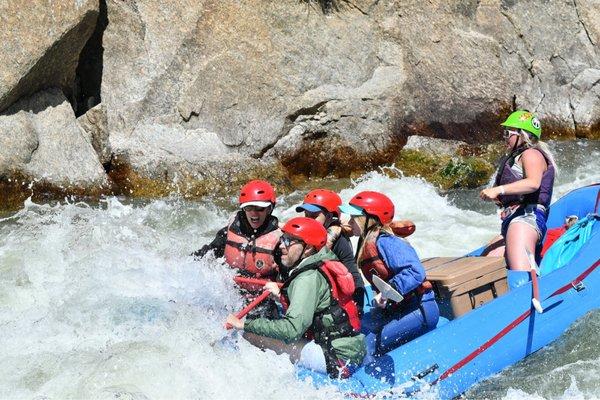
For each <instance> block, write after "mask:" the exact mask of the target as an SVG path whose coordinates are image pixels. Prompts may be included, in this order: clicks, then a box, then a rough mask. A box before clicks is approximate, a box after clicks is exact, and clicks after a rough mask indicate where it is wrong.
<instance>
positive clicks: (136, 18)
mask: <svg viewBox="0 0 600 400" xmlns="http://www.w3.org/2000/svg"><path fill="white" fill-rule="evenodd" d="M337 5H338V6H339V7H338V10H337V11H335V12H333V13H330V14H328V15H326V16H325V15H323V14H322V11H321V9H320V8H318V7H315V6H314V5H311V4H310V2H309V3H306V2H298V1H293V0H287V1H278V2H265V1H261V0H244V1H233V0H223V1H191V0H190V1H178V2H164V3H158V2H154V1H150V0H138V1H133V2H120V1H116V0H108V19H109V21H110V23H109V25H108V28H107V30H106V32H105V34H104V45H105V53H104V55H105V61H104V62H105V64H104V77H103V81H102V98H103V103H104V106H105V107H106V111H107V121H108V130H109V132H110V135H111V142H112V143H113V150H114V151H115V152H118V153H122V154H127V155H128V156H129V159H130V160H131V161H132V163H133V164H135V165H145V164H146V161H144V160H147V159H151V158H153V157H155V156H156V157H159V158H160V157H161V156H160V155H159V153H153V152H154V150H153V149H155V148H156V146H150V145H148V144H149V143H150V142H152V141H154V142H155V144H156V145H157V146H158V145H159V144H160V143H162V142H163V139H161V138H160V136H161V135H165V136H166V137H169V135H171V134H172V133H171V132H179V133H173V134H174V135H176V136H177V135H181V133H180V132H181V129H183V130H189V131H190V132H192V133H191V134H192V135H196V136H194V137H197V138H198V139H199V140H204V139H200V138H201V137H204V138H208V137H210V138H211V139H210V140H211V141H216V142H219V143H216V142H211V143H212V144H211V146H214V145H217V144H218V147H219V149H220V150H218V151H219V152H222V153H223V154H225V153H227V154H233V153H235V154H240V155H243V156H249V157H254V158H263V159H265V160H280V161H282V162H283V163H284V165H286V166H287V167H288V168H289V169H290V170H291V171H293V172H304V173H306V174H309V175H310V174H317V175H323V174H327V173H330V172H332V171H333V172H334V173H337V174H338V175H343V174H344V173H348V172H349V171H350V170H351V169H353V168H358V167H360V168H364V167H369V166H373V165H377V164H381V163H385V162H390V161H391V160H393V157H394V154H395V153H396V152H397V151H398V150H399V149H400V148H401V147H402V146H403V145H404V143H405V141H406V138H407V137H408V136H410V135H413V134H419V135H425V136H434V137H439V138H446V139H459V140H464V141H466V142H468V143H485V142H489V141H491V140H494V139H498V138H499V134H500V130H499V129H498V123H499V122H500V120H501V119H502V118H503V117H505V116H506V114H507V113H508V112H509V111H510V110H511V109H512V108H513V107H515V106H518V107H525V108H528V109H531V110H533V111H536V112H538V113H539V114H540V117H541V119H542V121H543V123H544V124H545V127H546V128H547V129H546V131H545V132H549V133H554V134H558V133H562V134H566V135H567V136H571V137H574V136H575V135H578V136H594V135H598V134H600V133H599V132H596V131H597V130H598V129H597V128H594V127H595V126H597V125H595V124H596V123H597V111H594V110H595V104H596V103H598V101H597V100H598V96H597V94H596V92H595V91H594V90H591V91H590V90H587V91H582V89H581V88H583V87H591V88H593V87H594V85H595V84H594V83H593V82H590V81H589V79H590V76H591V75H590V72H589V71H593V70H595V69H597V68H598V63H599V58H600V57H599V51H598V44H597V41H596V39H595V37H596V36H597V34H598V30H599V27H598V8H597V7H596V6H597V1H578V2H576V3H568V2H562V1H549V2H545V3H543V4H541V3H539V2H536V1H502V2H500V1H491V0H489V1H466V0H464V1H453V2H447V1H442V0H433V1H429V2H412V1H405V2H373V1H367V0H357V1H354V2H337ZM584 71H588V72H585V73H584ZM580 74H584V75H583V76H580ZM578 77H579V78H578ZM584 81H585V83H584ZM579 118H581V119H580V120H579ZM139 126H144V127H147V126H153V127H154V128H153V131H154V132H158V131H161V132H163V133H162V134H153V136H152V137H153V138H154V139H151V138H150V137H149V136H148V134H146V133H144V134H142V132H147V129H146V128H143V129H140V128H139ZM158 126H162V127H163V128H158ZM199 130H200V131H201V132H204V134H203V135H200V136H198V135H197V132H200V131H199ZM193 132H196V133H193ZM194 140H195V139H194ZM204 143H207V142H204ZM200 147H201V146H191V147H186V150H185V152H186V154H185V155H184V154H180V155H181V156H184V158H187V159H190V156H191V153H190V152H194V151H197V152H196V153H195V155H194V156H192V157H191V158H192V159H195V160H196V161H191V162H189V163H187V164H186V165H187V168H188V169H196V170H203V169H204V166H203V164H202V163H201V162H200V161H199V160H202V158H203V152H202V151H201V150H200ZM194 149H196V150H194ZM178 151H179V150H175V153H177V152H178ZM175 153H174V154H175ZM137 159H139V160H140V161H136V160H137ZM164 164H165V168H166V169H167V170H169V172H168V174H170V175H172V174H173V173H174V172H175V170H176V168H179V165H180V164H179V163H176V164H173V168H169V167H168V165H167V164H169V163H168V162H166V163H164Z"/></svg>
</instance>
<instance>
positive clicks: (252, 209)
mask: <svg viewBox="0 0 600 400" xmlns="http://www.w3.org/2000/svg"><path fill="white" fill-rule="evenodd" d="M267 208H268V207H259V206H246V207H244V208H243V210H244V211H258V212H263V211H265V210H266V209H267Z"/></svg>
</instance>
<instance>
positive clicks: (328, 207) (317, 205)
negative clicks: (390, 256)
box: [296, 189, 365, 314]
mask: <svg viewBox="0 0 600 400" xmlns="http://www.w3.org/2000/svg"><path fill="white" fill-rule="evenodd" d="M341 205H342V198H341V197H340V196H339V195H338V194H337V193H336V192H334V191H332V190H328V189H315V190H311V191H310V192H308V193H307V194H306V196H305V197H304V202H303V203H302V204H301V205H299V206H298V207H296V212H304V216H305V217H307V218H312V219H314V220H316V221H318V222H320V223H322V224H323V226H324V227H325V229H327V244H326V246H327V247H328V248H329V249H331V251H333V252H334V253H335V255H336V256H337V258H338V260H340V262H341V263H342V264H344V265H345V266H346V268H348V271H350V273H351V274H352V277H353V278H354V286H355V287H356V288H355V290H354V296H353V298H354V301H355V302H356V304H357V305H358V311H359V313H360V314H362V309H363V306H364V303H365V284H364V282H363V278H362V275H361V274H360V271H359V270H358V267H357V266H356V261H355V260H354V249H353V248H352V243H350V239H349V238H348V235H347V233H346V232H345V231H344V230H343V229H342V223H341V221H340V214H339V211H338V207H339V206H341Z"/></svg>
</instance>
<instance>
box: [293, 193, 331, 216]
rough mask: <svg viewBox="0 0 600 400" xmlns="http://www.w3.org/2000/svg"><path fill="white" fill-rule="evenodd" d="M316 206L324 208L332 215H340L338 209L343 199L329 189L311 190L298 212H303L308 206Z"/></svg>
mask: <svg viewBox="0 0 600 400" xmlns="http://www.w3.org/2000/svg"><path fill="white" fill-rule="evenodd" d="M308 204H310V205H315V206H319V207H322V208H324V209H325V210H327V211H328V212H330V213H333V214H335V215H339V212H338V207H339V206H341V205H342V198H341V197H340V196H339V195H338V194H337V193H336V192H334V191H331V190H328V189H315V190H311V191H310V192H308V193H307V194H306V196H304V204H302V205H301V206H299V207H297V208H296V211H297V212H301V211H302V210H304V209H306V210H308V211H311V210H310V209H308V208H306V207H305V206H306V205H308Z"/></svg>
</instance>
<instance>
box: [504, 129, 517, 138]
mask: <svg viewBox="0 0 600 400" xmlns="http://www.w3.org/2000/svg"><path fill="white" fill-rule="evenodd" d="M518 134H519V131H513V130H510V129H505V130H504V134H503V136H504V139H508V138H509V137H511V136H512V135H518Z"/></svg>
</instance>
